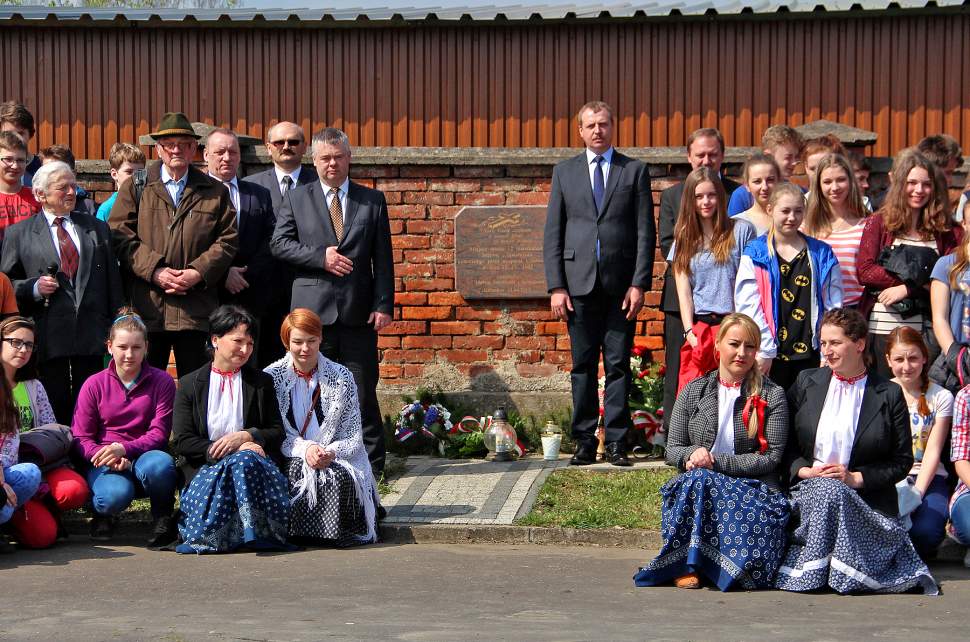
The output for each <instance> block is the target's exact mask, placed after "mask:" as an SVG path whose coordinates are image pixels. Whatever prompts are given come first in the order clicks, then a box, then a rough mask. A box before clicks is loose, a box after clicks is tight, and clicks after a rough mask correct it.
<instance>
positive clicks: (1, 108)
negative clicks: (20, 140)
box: [0, 100, 35, 144]
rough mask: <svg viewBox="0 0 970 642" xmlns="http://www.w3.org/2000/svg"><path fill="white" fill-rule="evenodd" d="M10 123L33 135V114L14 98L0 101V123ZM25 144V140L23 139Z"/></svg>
mask: <svg viewBox="0 0 970 642" xmlns="http://www.w3.org/2000/svg"><path fill="white" fill-rule="evenodd" d="M2 123H11V124H13V125H15V126H17V127H20V128H21V129H26V130H27V131H28V132H30V135H31V136H33V135H34V132H35V130H34V115H33V114H31V113H30V110H29V109H27V108H26V107H25V106H24V105H23V104H21V103H18V102H17V101H15V100H8V101H6V102H5V103H0V124H2ZM24 144H26V141H24Z"/></svg>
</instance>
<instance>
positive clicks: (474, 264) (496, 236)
mask: <svg viewBox="0 0 970 642" xmlns="http://www.w3.org/2000/svg"><path fill="white" fill-rule="evenodd" d="M545 223H546V208H545V207H544V206H542V205H532V206H530V205H523V206H501V207H465V208H463V209H462V210H461V211H460V212H458V214H457V216H455V286H456V289H457V290H458V293H459V294H461V295H462V296H463V297H464V298H465V299H469V300H471V299H544V298H546V297H547V296H548V293H547V290H546V276H545V270H544V269H543V266H542V230H543V227H544V226H545Z"/></svg>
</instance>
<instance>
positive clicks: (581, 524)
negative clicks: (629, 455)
mask: <svg viewBox="0 0 970 642" xmlns="http://www.w3.org/2000/svg"><path fill="white" fill-rule="evenodd" d="M676 474H677V471H676V470H674V469H673V468H653V469H649V470H637V471H631V472H624V473H620V472H616V473H612V472H611V473H600V472H593V471H588V470H575V469H567V470H557V471H555V472H553V473H552V474H551V475H549V477H548V478H547V479H546V481H545V483H544V484H543V485H542V488H540V489H539V496H538V497H537V498H536V503H535V505H534V506H533V507H532V511H530V512H529V514H528V515H526V516H525V517H523V518H522V519H520V520H518V521H517V522H516V523H517V524H520V525H523V526H565V527H569V528H612V527H614V526H619V527H622V528H646V529H650V530H659V529H660V487H661V486H663V484H664V483H665V482H666V481H667V480H668V479H670V478H671V477H673V476H674V475H676Z"/></svg>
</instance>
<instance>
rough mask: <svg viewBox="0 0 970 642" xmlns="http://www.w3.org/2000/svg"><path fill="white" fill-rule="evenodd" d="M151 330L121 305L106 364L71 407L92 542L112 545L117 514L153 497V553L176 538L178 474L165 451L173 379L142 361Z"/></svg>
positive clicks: (109, 337)
mask: <svg viewBox="0 0 970 642" xmlns="http://www.w3.org/2000/svg"><path fill="white" fill-rule="evenodd" d="M147 337H148V330H146V328H145V324H144V322H142V320H141V317H139V316H138V315H137V314H135V313H134V310H132V309H131V308H122V309H121V310H120V311H119V312H118V316H117V318H115V320H114V323H112V324H111V329H110V330H109V333H108V343H107V345H108V352H109V353H110V354H111V362H110V363H109V364H108V367H107V368H105V369H104V370H102V371H101V372H99V373H97V374H96V375H94V376H92V377H91V378H89V379H88V380H87V381H85V382H84V385H82V386H81V391H80V393H79V395H78V400H77V406H76V407H75V409H74V424H73V425H72V426H71V430H72V432H73V433H74V439H75V447H76V449H77V451H78V453H79V454H80V456H81V458H83V459H84V461H85V462H87V470H86V473H87V479H88V483H89V484H90V485H91V492H92V498H91V502H92V504H93V505H94V519H93V520H92V521H91V539H93V540H97V541H108V540H110V539H111V536H112V534H113V531H114V522H113V519H114V516H115V515H117V514H118V513H120V512H121V511H123V510H125V509H126V508H128V506H129V505H130V504H131V501H132V500H133V499H134V498H135V497H146V496H147V497H148V498H149V499H150V500H151V511H152V520H153V524H152V535H151V537H150V538H149V540H148V547H149V548H158V547H161V546H165V545H168V544H171V543H172V542H173V541H175V538H176V536H177V531H176V530H175V520H174V517H173V515H172V513H173V511H174V510H175V487H176V485H177V472H176V470H175V461H174V460H173V459H172V456H171V455H170V454H168V452H166V451H167V449H168V438H169V435H170V434H171V432H172V404H173V402H174V400H175V382H174V381H172V377H170V376H169V374H168V373H167V372H165V371H164V370H159V369H158V368H153V367H151V366H150V365H148V364H147V363H145V354H146V353H147V350H148V341H147Z"/></svg>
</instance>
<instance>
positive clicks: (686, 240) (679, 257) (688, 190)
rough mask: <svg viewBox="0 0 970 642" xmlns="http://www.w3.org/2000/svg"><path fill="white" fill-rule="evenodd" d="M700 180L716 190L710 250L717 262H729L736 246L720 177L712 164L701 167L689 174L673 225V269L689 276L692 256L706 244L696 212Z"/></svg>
mask: <svg viewBox="0 0 970 642" xmlns="http://www.w3.org/2000/svg"><path fill="white" fill-rule="evenodd" d="M701 183H713V184H714V189H715V190H716V191H717V214H716V215H715V216H714V234H713V235H712V237H711V253H712V254H713V255H714V260H715V261H717V262H718V263H726V262H727V261H728V259H729V258H730V256H731V250H733V249H734V221H733V220H732V219H730V218H728V215H727V195H726V194H725V192H724V184H723V183H721V179H720V178H719V177H718V175H717V174H716V173H715V172H714V170H712V169H710V168H709V167H698V168H697V169H695V170H694V171H692V172H691V173H690V174H688V175H687V180H685V181H684V192H683V196H681V198H680V211H679V212H678V213H677V226H676V227H675V228H674V243H675V253H674V261H673V268H674V272H679V273H681V274H686V275H688V276H690V260H691V259H692V258H693V257H694V255H696V254H697V253H698V252H700V251H701V250H702V249H703V247H704V230H703V228H702V227H701V217H700V214H698V213H697V206H696V205H695V201H694V190H696V189H697V186H698V185H700V184H701Z"/></svg>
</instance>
